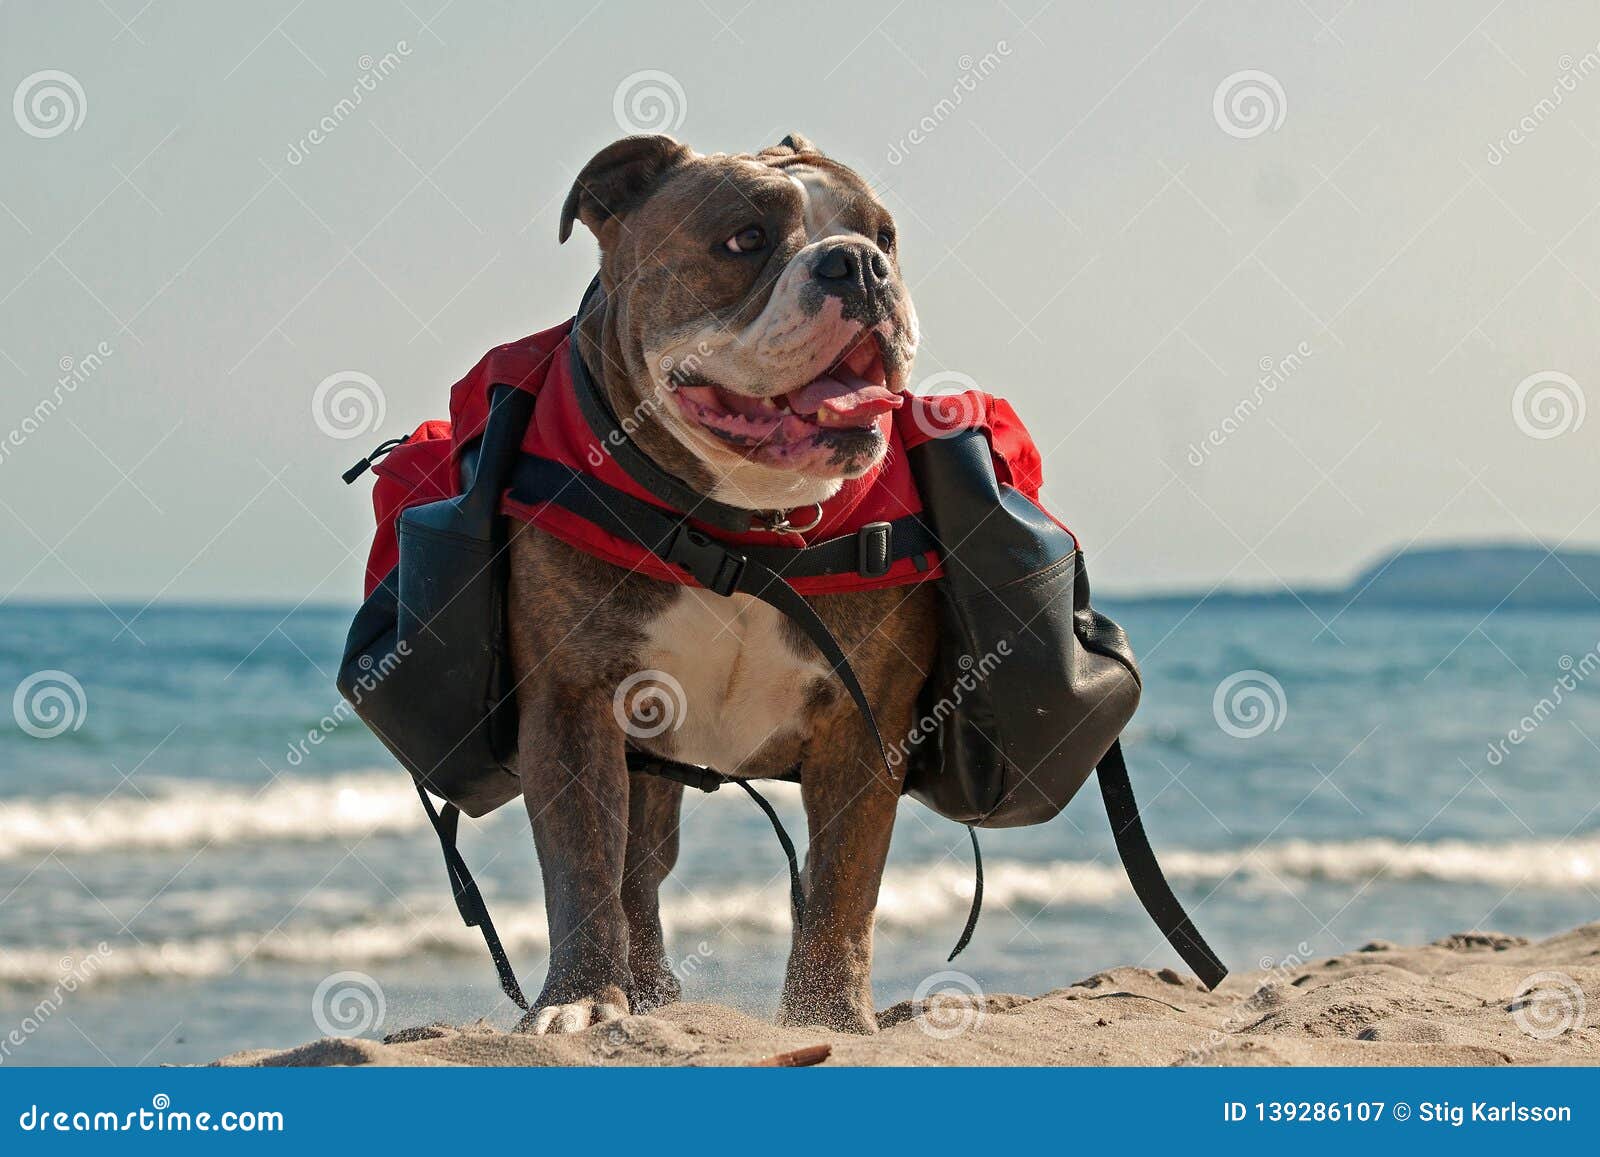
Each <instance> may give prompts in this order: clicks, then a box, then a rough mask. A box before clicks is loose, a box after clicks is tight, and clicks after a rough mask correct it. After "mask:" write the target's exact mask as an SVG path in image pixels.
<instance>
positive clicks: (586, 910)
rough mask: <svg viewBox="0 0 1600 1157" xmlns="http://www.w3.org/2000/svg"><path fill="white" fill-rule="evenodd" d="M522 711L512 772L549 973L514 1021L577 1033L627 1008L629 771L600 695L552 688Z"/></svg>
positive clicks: (537, 1028)
mask: <svg viewBox="0 0 1600 1157" xmlns="http://www.w3.org/2000/svg"><path fill="white" fill-rule="evenodd" d="M544 698H545V702H543V703H542V704H540V705H539V709H537V710H533V711H524V713H523V720H522V727H521V735H520V742H519V752H520V754H519V755H518V764H519V767H518V770H519V772H520V774H521V777H522V790H523V798H524V800H525V802H526V803H527V807H528V816H529V818H530V819H531V820H532V822H533V839H534V844H535V846H536V847H537V848H538V852H539V869H540V872H541V874H542V875H543V877H544V903H545V911H546V914H547V916H548V918H549V924H550V971H549V973H548V975H547V976H546V978H545V984H544V991H543V992H541V993H540V994H539V999H538V1000H537V1001H535V1002H534V1007H533V1011H531V1012H530V1013H529V1014H528V1015H527V1016H526V1017H524V1018H523V1020H522V1023H521V1024H520V1025H519V1026H518V1028H519V1029H521V1030H523V1031H532V1032H534V1033H548V1032H563V1033H565V1032H582V1031H583V1030H584V1029H586V1028H588V1027H589V1026H590V1025H592V1024H600V1023H603V1022H605V1021H608V1020H614V1019H616V1018H617V1017H620V1016H625V1015H626V1014H627V1013H628V997H627V992H628V989H629V987H630V985H631V983H632V980H631V977H630V974H629V969H628V922H627V916H626V914H625V913H624V911H623V904H622V878H623V864H624V857H625V855H626V852H627V846H628V771H627V765H626V762H625V757H624V753H623V739H622V732H621V731H620V730H619V729H618V728H617V725H616V722H615V721H614V720H613V718H612V715H611V702H610V699H609V697H607V696H604V695H601V694H599V693H597V692H595V691H592V690H587V689H586V690H583V691H572V692H566V693H564V692H562V691H561V690H560V689H554V688H552V689H551V690H550V691H549V692H548V693H547V694H546V696H545V697H544Z"/></svg>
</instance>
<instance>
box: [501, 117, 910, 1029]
mask: <svg viewBox="0 0 1600 1157" xmlns="http://www.w3.org/2000/svg"><path fill="white" fill-rule="evenodd" d="M575 222H581V223H582V224H583V225H584V226H586V227H587V228H588V229H589V230H590V231H591V232H592V233H593V234H594V236H595V238H596V239H597V240H598V242H599V249H600V267H599V291H598V292H597V293H596V294H594V295H593V296H592V297H591V303H592V304H591V305H590V306H589V307H588V308H587V310H586V311H585V312H584V313H583V315H582V316H581V317H579V318H578V319H577V321H576V322H575V327H574V339H575V340H576V341H577V342H578V343H579V350H580V352H581V355H582V357H583V359H584V362H585V364H586V366H587V367H588V369H589V371H590V374H591V376H592V377H593V379H594V380H595V382H596V383H597V384H598V385H599V387H600V389H601V391H602V392H603V394H604V396H605V397H606V399H607V400H608V401H609V402H610V404H611V408H612V410H613V411H614V412H615V413H616V414H618V415H628V416H629V419H628V425H629V427H630V432H631V434H632V437H633V440H634V441H635V442H636V443H637V445H638V446H639V447H640V448H641V449H642V450H643V451H644V452H645V453H646V454H647V455H649V456H650V457H651V458H652V459H653V460H654V462H655V463H656V465H658V466H660V467H661V468H663V469H664V470H666V471H668V472H669V473H671V474H672V475H674V476H675V477H677V478H678V479H679V480H681V481H683V482H684V483H686V484H688V485H689V486H691V487H693V488H694V489H695V490H696V491H697V492H698V493H700V494H703V495H708V496H710V497H712V498H714V499H717V500H718V501H721V502H723V503H727V504H729V505H733V506H738V507H741V508H746V509H750V510H756V511H800V512H801V514H800V516H799V517H804V514H805V513H807V512H808V511H809V508H810V506H811V504H813V503H820V502H823V501H826V500H827V499H828V498H830V497H832V496H833V495H834V494H835V493H837V491H838V490H839V488H840V486H841V485H843V483H844V481H845V480H846V479H849V478H853V477H858V476H860V475H862V474H864V473H866V472H868V471H870V470H872V469H873V468H874V467H876V466H877V465H878V464H879V463H880V462H881V461H882V460H883V458H884V456H885V454H886V452H887V450H888V446H889V442H888V437H887V427H888V418H887V417H886V413H887V411H888V410H890V409H892V408H893V407H894V406H896V405H897V404H898V399H897V398H896V396H895V395H897V394H898V393H900V392H902V391H904V390H905V389H906V386H907V382H908V378H909V375H910V373H911V368H912V363H913V359H914V358H915V356H916V350H917V343H918V330H917V318H916V312H915V310H914V308H913V306H912V302H911V298H910V294H909V293H908V291H907V288H906V285H905V282H904V280H903V279H902V277H901V273H900V263H899V253H898V248H897V245H896V233H895V225H894V220H893V217H892V216H891V215H890V213H889V211H888V210H887V209H886V208H884V206H883V204H882V203H881V202H880V201H879V200H878V198H877V197H876V196H875V195H874V194H873V192H872V190H871V189H870V188H869V187H868V185H867V183H866V182H865V181H864V180H863V179H862V178H861V177H860V176H859V175H857V174H856V173H855V172H853V171H852V170H851V169H850V168H848V167H847V166H845V165H843V164H840V163H839V162H838V161H836V160H833V159H831V158H828V157H826V156H824V155H823V154H822V153H821V152H820V151H819V150H818V149H817V148H816V146H814V145H813V144H812V143H811V142H810V141H808V140H806V139H805V138H803V137H799V136H794V135H791V136H789V137H787V138H785V139H784V141H783V143H782V144H781V145H778V146H775V147H772V148H768V149H764V150H762V151H761V152H759V153H755V154H740V155H730V154H714V155H701V154H699V153H696V152H694V151H693V150H692V149H690V148H688V147H687V146H685V145H683V144H680V143H678V142H677V141H675V140H673V139H672V138H671V137H667V136H637V137H628V138H625V139H623V140H620V141H617V142H615V143H614V144H612V145H610V146H608V147H607V148H605V149H603V150H601V151H600V152H599V153H598V154H597V155H596V156H595V157H594V158H593V159H592V160H590V161H589V163H588V164H586V165H585V166H584V168H583V170H582V171H581V172H580V173H579V174H578V177H577V180H576V181H575V183H574V184H573V186H572V191H571V193H570V195H569V196H568V198H567V200H566V204H565V206H564V208H563V210H562V214H561V228H560V236H561V240H562V241H563V242H564V241H566V240H567V238H568V236H569V235H570V234H571V232H572V228H573V225H574V223H575ZM667 367H672V368H671V370H670V372H669V371H668V369H667ZM798 520H799V519H798V518H797V521H798ZM781 541H782V540H781V539H778V538H777V537H776V536H775V537H774V542H775V543H781ZM509 550H510V579H509V593H508V600H509V601H508V612H507V614H508V623H509V632H510V639H511V658H512V666H513V673H514V676H515V678H516V682H517V688H518V690H517V714H518V750H519V753H520V754H519V755H518V765H517V771H518V775H519V777H520V779H521V784H522V789H523V795H524V799H525V801H526V804H527V809H528V815H529V817H530V820H531V823H532V827H533V836H534V842H535V844H536V846H537V850H538V856H539V864H540V870H541V873H542V876H543V880H544V891H545V903H546V909H547V912H548V917H549V925H550V964H549V973H548V976H547V978H546V981H545V985H544V988H543V990H542V992H541V993H540V994H539V997H538V999H537V1000H536V1001H535V1002H534V1006H533V1009H532V1011H531V1012H530V1013H529V1014H528V1015H527V1017H525V1018H524V1020H523V1022H522V1024H521V1025H520V1026H519V1027H520V1028H521V1029H522V1030H523V1031H528V1032H533V1033H540V1034H543V1033H572V1032H581V1031H583V1030H584V1029H586V1028H589V1027H590V1026H592V1025H595V1024H601V1023H604V1022H607V1021H610V1020H613V1019H615V1018H617V1017H621V1016H624V1015H627V1014H629V1013H639V1012H644V1011H647V1010H649V1009H652V1008H656V1007H659V1006H661V1005H663V1004H667V1003H670V1002H672V1001H674V1000H676V999H677V998H678V996H679V995H680V991H681V989H680V985H679V983H678V979H677V977H676V976H675V975H674V974H673V972H672V970H671V967H670V965H669V962H668V961H667V960H666V958H665V948H664V944H663V939H662V930H661V919H660V909H659V899H658V894H659V890H660V887H661V884H662V881H663V880H664V879H665V878H666V876H667V875H668V873H669V872H671V871H672V868H673V864H674V862H675V861H676V859H677V854H678V822H679V814H680V807H681V803H682V796H683V786H682V785H681V784H678V783H675V782H672V781H670V780H666V779H662V778H660V777H658V776H652V775H633V776H630V774H629V772H628V770H627V767H626V764H625V753H626V750H627V747H628V746H629V745H630V744H631V745H633V746H635V747H637V748H639V749H641V750H644V751H647V752H650V753H653V754H656V755H659V756H663V757H668V758H671V759H674V760H679V761H682V762H686V763H693V764H699V765H703V766H708V767H712V768H714V769H716V770H717V771H719V772H722V773H724V774H726V775H732V776H739V777H749V778H754V779H759V778H764V777H767V778H770V777H773V776H779V775H783V774H785V773H787V772H789V771H791V770H792V769H794V768H795V767H799V768H800V769H801V784H800V792H801V798H802V801H803V803H804V807H805V814H806V822H807V828H808V843H807V849H806V857H805V866H804V873H803V876H804V879H803V886H804V891H805V915H804V919H803V921H801V923H800V926H799V927H797V928H796V929H795V931H794V936H793V942H792V946H791V951H790V955H789V960H788V967H787V972H786V975H785V978H784V984H783V992H782V997H781V1001H780V1004H779V1018H780V1020H781V1021H782V1022H783V1023H786V1024H797V1025H798V1024H805V1025H821V1026H826V1027H828V1028H832V1029H837V1030H842V1031H850V1032H858V1033H871V1032H874V1031H876V1029H877V1021H876V1015H875V1012H874V1005H873V1001H872V989H871V967H872V921H873V910H874V908H875V907H876V904H877V898H878V888H879V883H880V880H881V877H882V874H883V868H884V861H885V858H886V856H887V855H888V851H889V842H890V835H891V832H892V830H893V827H894V819H895V813H896V807H897V804H898V801H899V799H900V795H901V786H902V779H903V776H904V770H905V769H904V766H903V764H902V766H900V767H898V768H894V769H890V768H886V767H885V766H884V761H883V759H882V756H881V753H880V750H879V748H878V747H877V746H876V745H875V744H874V742H873V741H872V739H871V736H870V733H869V731H868V729H867V727H866V725H865V723H864V721H863V720H862V718H861V717H860V715H859V713H858V711H857V709H856V707H855V705H854V703H853V702H852V700H851V699H850V697H849V695H848V694H847V693H846V692H845V690H844V688H843V687H842V685H841V684H840V683H839V681H838V679H837V678H836V677H835V676H834V675H833V674H832V672H831V669H830V668H829V666H828V665H827V664H826V663H825V662H824V661H823V658H822V656H821V654H820V653H819V652H818V651H817V650H816V648H815V647H813V646H812V644H811V643H810V641H809V640H808V639H807V638H806V636H805V635H804V634H803V633H802V632H801V631H800V630H799V629H798V628H796V627H795V626H794V625H793V624H792V623H791V622H790V621H788V620H787V619H786V618H784V617H783V616H782V615H780V614H779V613H778V612H777V611H775V610H773V609H772V608H771V607H769V606H768V605H766V604H765V603H762V602H759V601H756V600H754V599H752V598H751V597H749V596H747V595H744V594H736V595H734V596H732V597H731V598H724V597H723V596H720V595H717V594H715V593H712V592H710V591H706V590H703V589H701V588H699V587H690V586H681V585H675V584H670V583H662V582H658V581H655V580H652V579H649V578H646V577H644V576H641V575H637V574H633V573H631V572H628V571H625V570H622V569H620V568H617V567H614V566H612V565H610V564H608V563H605V562H602V561H600V560H598V559H596V558H594V557H592V556H590V555H587V554H584V553H582V552H580V551H578V550H575V549H573V548H571V547H569V546H567V545H565V544H564V543H562V542H560V541H558V540H557V539H555V538H554V537H552V536H550V535H548V534H546V533H544V532H542V531H540V530H538V529H537V528H534V527H531V526H520V527H519V529H518V530H517V531H516V533H515V537H514V538H513V540H512V542H511V543H510V547H509ZM932 599H933V595H932V592H931V591H930V590H928V589H927V587H926V586H925V585H911V586H900V587H891V588H889V589H884V590H876V591H868V592H861V593H851V594H838V595H828V596H819V597H815V598H812V599H811V600H810V602H811V604H812V605H813V606H814V607H815V609H816V611H817V613H818V614H819V615H820V616H821V617H822V619H823V620H824V622H826V623H827V625H828V627H829V629H830V630H831V631H832V632H833V634H834V635H835V637H836V638H837V639H838V640H839V641H840V643H841V644H842V646H843V647H844V650H845V652H846V653H847V654H848V655H849V657H850V661H851V664H852V666H853V667H854V668H855V670H856V672H857V675H858V676H859V678H860V681H861V684H862V686H863V687H864V688H865V690H866V693H867V697H868V699H869V701H870V702H871V704H872V707H873V710H874V713H875V715H876V717H877V719H878V722H879V725H880V728H881V730H882V732H883V734H884V735H885V736H887V737H890V738H891V740H892V738H893V737H895V736H903V735H905V734H907V733H908V731H909V730H910V728H911V725H912V717H913V712H914V707H915V703H916V699H917V695H918V692H919V690H920V689H921V687H922V684H923V681H924V679H925V677H926V672H927V671H928V670H929V668H930V666H931V664H932V661H933V651H934V645H935V630H936V628H935V622H934V608H933V602H932ZM640 672H648V673H650V677H651V678H660V679H662V680H668V679H670V680H672V681H675V682H676V683H677V684H678V685H679V686H681V688H682V690H683V702H684V704H685V706H686V710H685V711H684V713H683V718H682V719H681V721H678V722H677V723H675V727H674V728H670V729H666V730H664V731H661V729H659V728H645V729H629V730H635V731H636V732H637V733H638V734H644V733H645V732H653V731H660V734H657V735H654V736H653V737H650V738H637V737H631V736H630V735H629V734H628V733H627V732H625V730H624V728H623V727H622V726H619V716H618V709H617V708H616V704H617V703H618V702H619V701H620V700H619V698H618V696H619V688H622V689H623V691H624V692H625V693H624V694H623V696H622V698H623V699H624V700H627V702H625V703H624V705H623V710H624V711H626V712H628V713H633V712H640V713H644V712H648V711H649V710H650V709H651V708H650V705H649V703H648V702H643V701H642V700H648V698H649V695H650V690H651V689H650V687H649V686H648V685H644V686H639V687H635V688H634V689H633V691H632V692H631V694H628V693H626V692H627V688H624V687H623V685H624V682H625V681H627V680H629V679H630V678H637V677H638V675H639V673H640ZM658 673H659V674H658ZM657 690H658V691H659V690H660V689H659V688H657ZM656 706H657V707H659V706H660V703H659V701H658V702H657V703H656ZM626 717H628V716H624V718H626Z"/></svg>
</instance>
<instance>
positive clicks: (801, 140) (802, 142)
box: [757, 133, 822, 157]
mask: <svg viewBox="0 0 1600 1157" xmlns="http://www.w3.org/2000/svg"><path fill="white" fill-rule="evenodd" d="M802 153H809V154H810V155H811V156H813V157H820V156H822V150H821V149H819V148H817V146H816V145H814V144H812V143H811V141H810V140H809V139H807V138H806V137H803V136H801V135H800V134H799V133H789V134H788V135H787V136H785V137H784V138H783V140H781V141H779V142H778V143H777V144H775V145H768V146H767V147H766V148H764V149H762V150H761V152H760V153H758V154H757V156H762V157H798V156H799V155H800V154H802Z"/></svg>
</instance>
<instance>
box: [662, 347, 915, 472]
mask: <svg viewBox="0 0 1600 1157" xmlns="http://www.w3.org/2000/svg"><path fill="white" fill-rule="evenodd" d="M884 353H885V346H884V339H883V337H882V335H880V334H879V333H877V332H876V331H868V332H865V333H861V334H858V335H857V336H856V337H854V338H852V339H851V340H850V342H849V343H847V344H846V346H845V348H844V349H843V351H841V353H840V354H839V356H838V357H837V358H836V359H835V360H834V362H833V363H832V364H831V365H830V366H829V367H828V368H827V369H826V370H824V371H823V372H822V373H821V374H818V375H817V376H816V377H815V378H813V379H812V380H811V381H809V382H807V383H806V384H805V385H803V386H799V387H797V388H795V389H792V390H789V391H787V392H785V393H781V394H774V395H772V396H770V397H756V396H754V395H751V394H743V393H739V392H737V391H734V390H730V389H727V388H726V387H723V386H718V385H714V384H712V383H709V382H696V383H685V384H682V385H679V386H678V387H677V389H676V390H675V391H674V393H675V394H676V396H677V398H678V399H679V406H680V407H681V408H682V410H683V412H684V413H685V415H686V416H687V417H688V418H689V419H690V420H691V421H693V422H694V423H695V424H696V425H697V426H699V427H700V428H702V429H704V430H705V431H707V432H708V433H710V434H712V435H714V436H715V437H717V438H718V439H720V440H721V441H724V442H728V443H731V444H733V445H734V446H738V447H740V448H742V449H745V450H750V449H754V448H756V447H762V448H770V449H772V450H774V451H779V450H782V449H784V448H795V447H798V446H800V445H802V444H810V445H815V444H816V443H818V442H819V441H824V442H828V443H830V444H832V443H838V442H849V441H853V440H858V439H860V438H861V437H862V436H863V435H865V436H866V437H869V438H871V437H874V436H881V434H882V431H881V430H880V429H879V426H880V419H881V418H882V417H883V415H885V414H888V413H891V412H893V411H895V410H898V409H899V408H900V406H901V405H902V404H903V403H904V401H905V399H904V398H903V397H902V393H901V391H902V390H903V388H904V387H903V383H901V382H900V381H898V380H897V381H895V382H894V383H893V385H891V382H890V377H889V374H888V373H887V372H886V370H885V360H884ZM898 376H899V375H896V377H897V378H898Z"/></svg>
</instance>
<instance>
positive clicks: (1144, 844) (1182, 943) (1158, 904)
mask: <svg viewBox="0 0 1600 1157" xmlns="http://www.w3.org/2000/svg"><path fill="white" fill-rule="evenodd" d="M1099 779H1100V795H1101V796H1102V797H1103V798H1104V800H1105V804H1106V818H1108V819H1109V820H1110V821H1111V833H1112V835H1113V836H1115V837H1116V841H1117V855H1118V856H1120V857H1122V868H1123V871H1125V872H1127V873H1128V882H1129V883H1131V884H1132V885H1133V891H1134V894H1135V895H1136V896H1138V897H1139V903H1141V904H1143V905H1144V910H1145V911H1146V912H1148V913H1149V914H1150V919H1152V920H1154V921H1155V922H1156V927H1157V928H1159V929H1161V934H1162V935H1163V936H1165V937H1166V938H1167V943H1168V944H1171V945H1172V947H1173V948H1174V949H1175V950H1176V951H1177V953H1178V955H1179V956H1181V957H1183V962H1184V963H1185V964H1187V965H1188V966H1189V967H1190V968H1192V969H1194V974H1195V975H1196V976H1198V977H1199V978H1200V982H1201V983H1202V984H1204V985H1205V986H1206V987H1207V988H1212V989H1214V988H1216V987H1217V985H1219V984H1221V983H1222V980H1223V978H1224V977H1225V976H1227V975H1228V966H1227V965H1225V964H1223V963H1222V961H1221V960H1220V959H1218V957H1217V954H1216V953H1215V952H1213V951H1212V950H1211V946H1210V945H1209V944H1207V943H1206V942H1205V939H1204V938H1203V937H1202V936H1201V935H1200V933H1199V931H1198V930H1197V929H1196V928H1195V926H1194V924H1193V922H1191V921H1190V919H1189V915H1188V913H1186V912H1185V911H1184V910H1183V905H1182V904H1180V903H1179V902H1178V898H1177V897H1176V896H1174V895H1173V894H1172V888H1171V886H1170V885H1168V883H1167V878H1166V876H1165V875H1163V874H1162V872H1161V865H1160V864H1159V863H1158V862H1157V861H1156V854H1155V852H1154V851H1153V850H1152V849H1151V847H1150V837H1149V836H1147V835H1145V831H1144V822H1143V821H1142V820H1140V818H1139V802H1138V801H1137V800H1136V799H1134V798H1133V784H1132V783H1131V782H1129V780H1128V763H1127V761H1126V760H1125V759H1123V758H1122V741H1121V740H1120V739H1119V740H1117V741H1116V742H1115V743H1113V744H1112V745H1111V750H1109V751H1107V752H1106V754H1105V756H1104V758H1102V759H1101V760H1100V768H1099Z"/></svg>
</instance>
